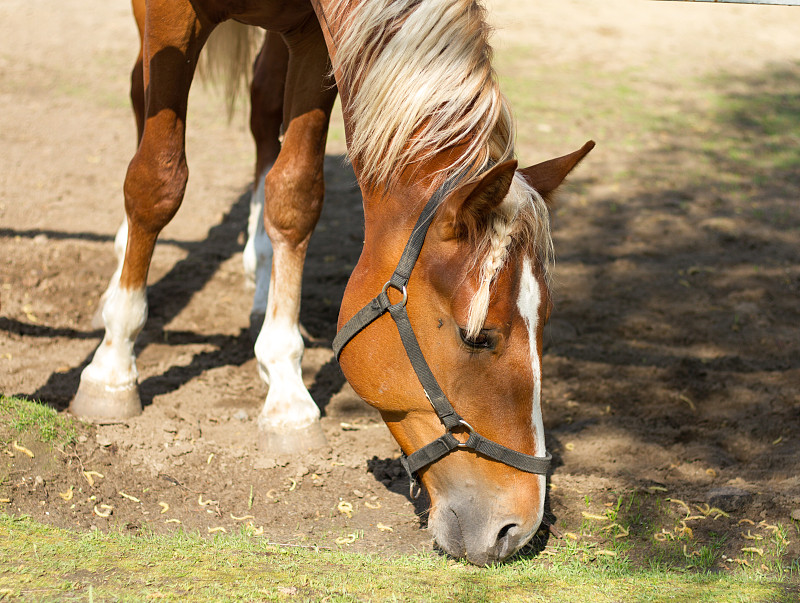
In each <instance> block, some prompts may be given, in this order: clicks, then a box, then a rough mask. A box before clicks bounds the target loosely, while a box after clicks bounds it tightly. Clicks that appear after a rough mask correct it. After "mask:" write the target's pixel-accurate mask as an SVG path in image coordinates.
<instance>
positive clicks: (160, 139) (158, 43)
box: [70, 0, 213, 418]
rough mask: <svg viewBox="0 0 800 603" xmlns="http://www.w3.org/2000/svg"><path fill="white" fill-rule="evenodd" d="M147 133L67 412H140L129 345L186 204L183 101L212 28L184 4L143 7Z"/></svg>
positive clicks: (130, 176)
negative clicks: (97, 333) (160, 246)
mask: <svg viewBox="0 0 800 603" xmlns="http://www.w3.org/2000/svg"><path fill="white" fill-rule="evenodd" d="M145 22H146V27H145V41H146V43H145V44H144V55H143V67H144V69H143V84H144V89H145V90H146V95H145V111H144V117H145V119H144V128H143V132H142V137H141V141H140V143H139V146H138V149H137V151H136V155H134V157H133V160H132V161H131V163H130V165H129V166H128V172H127V175H126V177H125V186H124V192H125V211H126V214H127V239H126V244H125V251H124V260H123V263H122V268H121V270H120V271H119V276H118V278H115V279H113V280H112V283H111V286H110V287H109V290H108V292H107V294H106V295H107V297H106V301H105V303H104V305H103V322H104V324H105V335H104V337H103V341H102V342H101V344H100V346H99V347H98V349H97V351H96V352H95V354H94V357H93V358H92V361H91V363H90V364H89V365H88V366H87V367H86V368H85V369H84V371H83V373H82V374H81V382H80V386H79V388H78V392H77V393H76V395H75V398H74V399H73V401H72V403H71V404H70V410H71V411H72V412H73V414H76V415H79V416H85V417H102V418H126V417H130V416H134V415H137V414H139V413H140V412H141V410H142V407H141V401H140V398H139V392H138V385H137V377H138V373H137V369H136V358H135V355H134V342H135V340H136V337H137V335H138V334H139V332H140V331H141V329H142V327H143V326H144V322H145V320H146V317H147V298H146V292H145V286H146V283H147V272H148V270H149V267H150V260H151V258H152V254H153V249H154V247H155V243H156V238H157V237H158V234H159V233H160V232H161V229H162V228H164V226H166V224H167V223H168V222H169V221H170V220H171V219H172V217H173V216H174V215H175V212H177V210H178V207H179V206H180V204H181V201H182V200H183V194H184V191H185V188H186V182H187V180H188V176H189V173H188V168H187V165H186V155H185V147H184V134H185V123H186V101H187V97H188V94H189V87H190V85H191V81H192V76H193V74H194V69H195V66H196V64H197V56H198V54H199V53H200V49H201V48H202V46H203V43H204V42H205V40H206V39H207V37H208V34H209V33H210V31H211V29H212V28H213V26H212V25H211V24H210V23H201V21H200V19H199V18H198V15H197V14H196V13H195V11H194V9H193V8H192V5H191V3H190V2H189V1H188V0H172V1H170V2H166V1H165V2H157V1H153V2H150V3H148V5H147V14H146V19H145Z"/></svg>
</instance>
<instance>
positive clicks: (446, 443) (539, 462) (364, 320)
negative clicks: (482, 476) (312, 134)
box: [333, 177, 552, 482]
mask: <svg viewBox="0 0 800 603" xmlns="http://www.w3.org/2000/svg"><path fill="white" fill-rule="evenodd" d="M457 179H458V177H455V178H452V179H450V180H448V181H447V182H445V183H444V184H443V185H442V186H440V187H439V188H438V189H437V190H436V191H435V192H434V193H433V196H432V197H431V198H430V199H429V200H428V203H427V204H426V205H425V208H424V209H423V210H422V213H421V214H420V216H419V218H418V219H417V223H416V225H415V226H414V230H413V231H412V232H411V236H410V237H409V239H408V242H407V243H406V246H405V249H404V250H403V254H402V255H401V256H400V261H399V262H398V264H397V268H396V269H395V271H394V273H393V274H392V277H391V278H390V279H389V280H388V281H387V282H386V284H385V285H384V286H383V289H382V290H381V292H380V294H379V295H378V296H377V297H376V298H375V299H373V300H372V301H371V302H369V303H368V304H367V305H366V306H364V307H363V308H361V310H359V311H358V313H356V315H355V316H353V317H352V318H351V319H350V320H348V321H347V323H345V325H344V326H343V327H342V330H341V331H339V332H338V333H337V334H336V337H335V338H334V340H333V351H334V353H335V354H336V360H337V361H338V360H339V356H340V354H341V353H342V349H344V346H346V345H347V343H348V342H349V341H350V340H351V339H353V337H355V336H356V335H358V334H359V333H360V332H361V331H362V330H364V329H365V328H366V327H367V326H368V325H370V324H371V323H372V322H374V321H375V320H377V319H378V318H379V317H381V316H383V315H384V314H385V313H386V312H388V313H389V315H390V316H391V317H392V319H393V320H394V322H395V325H396V326H397V331H398V333H399V334H400V339H401V341H402V342H403V347H404V348H405V350H406V354H407V355H408V359H409V360H410V361H411V366H412V367H413V368H414V372H415V373H416V374H417V378H418V379H419V382H420V384H421V385H422V387H423V389H424V390H425V396H426V397H427V398H428V401H429V402H430V403H431V406H433V409H434V410H435V411H436V414H437V415H438V416H439V419H440V420H441V421H442V424H443V425H444V427H445V430H446V431H445V433H444V435H442V436H441V437H439V438H436V439H435V440H434V441H433V442H431V443H430V444H427V445H425V446H423V447H422V448H420V449H419V450H417V451H416V452H414V453H412V454H410V455H408V456H406V455H405V454H404V455H403V456H402V457H401V459H400V460H401V463H402V464H403V467H404V468H405V470H406V471H407V472H408V475H409V477H410V478H411V480H412V482H413V481H414V480H415V477H414V475H415V474H416V472H417V471H419V470H420V469H422V468H423V467H426V466H428V465H430V464H431V463H434V462H436V461H438V460H439V459H440V458H442V457H444V456H446V455H447V454H449V453H450V452H452V451H453V450H456V449H457V448H466V449H468V450H473V451H475V452H477V453H479V454H482V455H483V456H486V457H489V458H491V459H493V460H495V461H499V462H501V463H504V464H506V465H509V466H510V467H514V468H515V469H519V470H520V471H525V472H527V473H536V474H539V475H546V474H547V471H548V469H549V467H550V461H551V459H552V456H551V455H550V453H549V452H548V453H546V454H545V456H533V455H530V454H523V453H521V452H517V451H516V450H512V449H510V448H506V447H505V446H503V445H501V444H498V443H497V442H493V441H492V440H489V439H487V438H485V437H483V436H482V435H480V434H479V433H477V432H476V431H475V430H474V429H473V428H472V426H471V425H470V424H469V423H467V422H466V421H465V420H464V419H463V418H462V417H461V416H460V415H459V414H458V413H457V412H456V410H455V409H454V408H453V405H452V404H451V403H450V401H449V400H448V399H447V396H446V395H445V394H444V392H443V391H442V388H441V387H439V383H438V381H436V378H435V377H434V376H433V373H432V372H431V369H430V366H428V363H427V361H426V360H425V356H424V355H423V354H422V350H421V349H420V347H419V342H418V341H417V337H416V335H415V334H414V329H413V328H412V327H411V322H410V321H409V319H408V312H406V302H407V301H408V291H407V289H406V285H407V284H408V279H409V278H410V277H411V271H412V270H413V269H414V265H415V264H416V263H417V259H418V258H419V254H420V252H421V251H422V246H423V244H424V243H425V236H426V235H427V233H428V228H429V227H430V225H431V222H432V221H433V217H434V215H435V214H436V210H437V208H438V207H439V205H440V203H441V201H442V200H443V199H444V197H445V196H446V195H447V194H448V193H449V192H450V191H451V190H452V189H453V184H454V182H456V181H457ZM390 287H391V288H393V289H395V290H397V291H399V292H401V293H402V294H403V298H402V300H401V301H399V302H398V303H396V304H392V303H391V302H390V301H389V296H388V295H387V291H388V289H389V288H390ZM458 428H466V429H467V431H468V432H469V438H468V439H467V441H466V442H463V443H462V442H460V441H459V440H458V439H457V438H456V437H455V436H454V435H453V433H452V432H453V430H455V429H458Z"/></svg>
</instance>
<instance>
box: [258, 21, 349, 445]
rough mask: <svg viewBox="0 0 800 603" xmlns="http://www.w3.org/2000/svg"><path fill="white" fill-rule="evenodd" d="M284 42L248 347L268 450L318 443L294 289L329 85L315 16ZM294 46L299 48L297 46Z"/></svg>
mask: <svg viewBox="0 0 800 603" xmlns="http://www.w3.org/2000/svg"><path fill="white" fill-rule="evenodd" d="M284 39H285V40H286V42H287V45H288V47H289V56H290V59H289V71H288V74H287V79H286V97H285V99H286V100H285V106H284V124H286V133H285V135H284V139H283V146H282V149H281V152H280V155H279V156H278V158H277V160H276V161H275V164H274V165H273V167H272V169H271V170H270V171H269V173H268V174H267V177H266V179H265V191H266V205H265V211H264V214H265V215H264V217H265V220H264V224H265V227H266V231H267V233H268V234H269V237H270V240H271V241H272V245H273V252H274V255H273V260H272V279H271V282H270V286H269V299H268V302H267V313H266V318H265V320H264V326H263V328H262V330H261V333H260V334H259V336H258V339H257V341H256V346H255V352H256V357H257V359H258V364H259V369H260V372H261V374H262V377H264V379H265V380H266V381H267V382H268V383H269V392H268V394H267V399H266V401H265V403H264V408H263V409H262V411H261V413H260V415H259V418H258V425H259V428H260V430H261V433H262V434H263V436H264V440H265V443H266V447H267V449H268V451H269V452H283V453H286V452H293V451H297V450H303V449H308V448H314V447H318V446H322V445H325V443H326V442H325V436H324V435H323V433H322V429H321V426H320V423H319V418H320V411H319V407H318V406H317V405H316V404H315V402H314V400H313V399H312V398H311V395H310V394H309V393H308V390H307V389H306V387H305V385H304V384H303V377H302V370H301V360H302V357H303V350H304V345H303V338H302V336H301V334H300V324H299V319H300V292H301V284H302V276H303V263H304V261H305V256H306V250H307V249H308V242H309V239H310V237H311V233H312V231H313V229H314V227H315V226H316V224H317V220H318V219H319V215H320V212H321V210H322V200H323V195H324V188H325V186H324V178H323V162H324V156H325V140H326V137H327V131H328V121H329V118H330V112H331V109H332V107H333V101H334V100H335V98H336V91H335V89H333V88H332V87H331V86H330V84H329V82H328V81H327V79H326V73H327V70H328V56H327V50H326V48H325V45H324V43H323V39H322V34H321V32H320V31H319V25H318V24H317V22H316V21H313V23H312V22H310V23H309V24H308V25H307V29H306V30H305V31H298V32H295V33H294V34H290V35H285V36H284ZM298 45H299V46H302V52H301V51H300V50H299V47H298Z"/></svg>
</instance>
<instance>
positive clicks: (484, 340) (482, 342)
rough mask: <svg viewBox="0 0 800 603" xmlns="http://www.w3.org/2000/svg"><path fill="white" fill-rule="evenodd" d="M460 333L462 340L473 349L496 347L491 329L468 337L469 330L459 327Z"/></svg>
mask: <svg viewBox="0 0 800 603" xmlns="http://www.w3.org/2000/svg"><path fill="white" fill-rule="evenodd" d="M459 333H460V334H461V341H463V342H464V345H466V346H467V347H468V348H470V349H472V350H475V351H479V350H488V349H491V348H493V347H494V341H493V339H492V336H491V334H490V333H489V331H487V330H485V329H484V330H482V331H481V332H480V333H478V334H477V335H475V336H474V337H467V332H466V330H464V329H459Z"/></svg>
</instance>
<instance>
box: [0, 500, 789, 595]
mask: <svg viewBox="0 0 800 603" xmlns="http://www.w3.org/2000/svg"><path fill="white" fill-rule="evenodd" d="M617 552H618V553H619V550H617ZM549 553H550V554H547V555H540V556H538V557H531V558H524V557H523V558H519V559H517V560H514V561H512V562H510V563H506V564H503V565H499V566H496V567H489V568H476V567H472V566H470V565H467V564H464V563H461V562H456V561H453V560H449V559H446V558H444V557H441V556H438V555H434V554H426V555H414V556H398V557H394V558H391V559H387V558H384V557H378V556H369V555H361V554H353V553H348V552H346V551H327V550H314V549H306V548H286V547H278V546H274V545H271V544H269V543H267V542H266V541H264V540H263V539H261V538H259V537H257V536H255V535H254V534H252V533H249V532H247V531H246V530H244V531H242V532H241V533H239V534H235V535H229V536H220V537H216V538H213V539H209V538H203V537H200V536H199V535H195V534H187V533H177V534H175V535H171V536H130V535H126V534H121V533H115V532H112V533H101V532H99V531H95V532H91V533H78V532H74V531H68V530H63V529H58V528H53V527H48V526H43V525H41V524H38V523H36V522H34V521H32V520H31V519H29V518H26V517H12V516H9V515H6V514H2V515H0V599H2V598H3V597H6V598H8V599H9V600H12V599H13V600H16V599H19V600H36V601H73V600H80V601H93V600H96V601H101V600H102V601H106V600H115V601H153V600H159V601H211V600H213V601H239V600H248V601H249V600H259V601H262V600H264V601H283V600H300V601H302V600H306V601H322V600H325V601H559V602H564V603H569V602H584V601H592V602H597V603H601V602H606V601H608V602H611V601H686V602H689V601H692V602H694V601H709V602H710V601H714V602H726V601H731V602H733V601H773V602H774V601H787V602H788V601H794V600H796V596H797V590H796V588H795V587H793V586H792V584H791V583H790V582H789V581H785V580H780V579H776V578H775V577H774V576H767V575H765V574H761V573H759V572H753V571H736V572H717V573H710V572H692V571H675V570H674V569H665V568H664V567H650V568H643V569H637V568H635V567H633V566H632V565H631V564H629V563H623V562H621V561H620V559H621V558H622V556H619V557H615V556H614V555H607V554H600V550H598V549H592V548H591V547H587V546H586V545H585V544H584V543H579V542H575V541H571V540H570V539H569V538H567V539H565V543H564V544H563V545H558V546H556V547H554V548H552V549H549Z"/></svg>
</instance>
